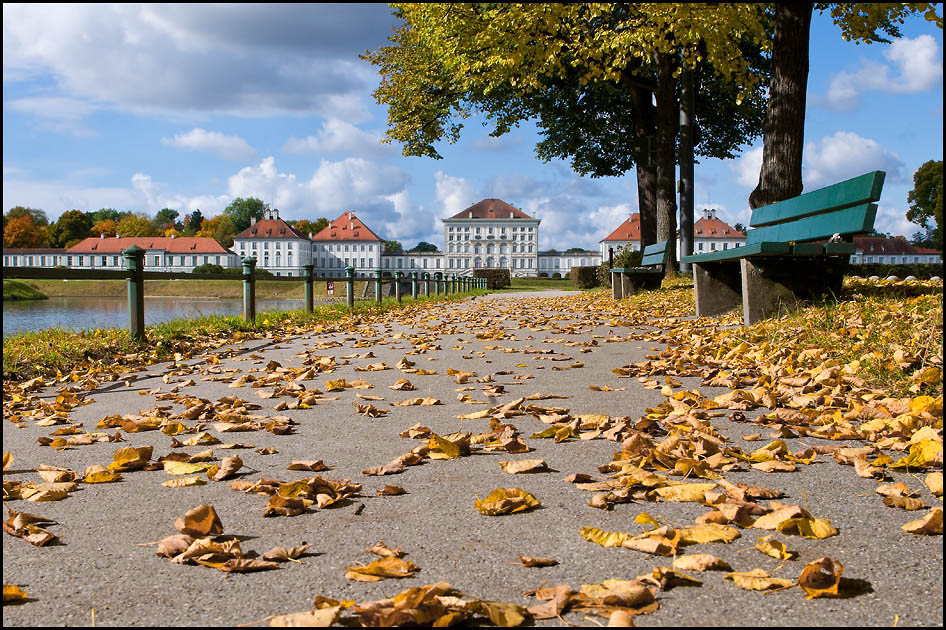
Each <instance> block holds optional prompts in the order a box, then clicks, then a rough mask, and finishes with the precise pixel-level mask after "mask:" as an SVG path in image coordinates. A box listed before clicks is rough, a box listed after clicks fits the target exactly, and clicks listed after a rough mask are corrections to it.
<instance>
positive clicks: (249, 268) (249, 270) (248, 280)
mask: <svg viewBox="0 0 946 630" xmlns="http://www.w3.org/2000/svg"><path fill="white" fill-rule="evenodd" d="M243 319H244V320H245V321H248V322H255V321H256V256H249V257H247V258H244V259H243Z"/></svg>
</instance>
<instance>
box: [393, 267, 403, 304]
mask: <svg viewBox="0 0 946 630" xmlns="http://www.w3.org/2000/svg"><path fill="white" fill-rule="evenodd" d="M401 275H402V274H401V272H400V271H395V272H394V297H395V298H397V303H398V304H400V303H401Z"/></svg>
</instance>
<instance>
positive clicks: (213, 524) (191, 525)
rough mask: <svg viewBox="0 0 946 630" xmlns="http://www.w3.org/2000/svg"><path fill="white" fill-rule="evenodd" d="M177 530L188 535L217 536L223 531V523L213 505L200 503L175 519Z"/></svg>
mask: <svg viewBox="0 0 946 630" xmlns="http://www.w3.org/2000/svg"><path fill="white" fill-rule="evenodd" d="M174 527H175V528H176V529H177V531H179V532H181V533H182V534H187V535H188V536H193V537H195V538H200V537H203V536H217V535H219V534H222V533H223V523H222V522H220V517H219V516H217V512H216V511H215V510H214V509H213V506H211V505H198V506H197V507H195V508H191V509H190V510H188V511H187V512H185V513H184V516H183V517H181V518H178V519H177V520H176V521H174Z"/></svg>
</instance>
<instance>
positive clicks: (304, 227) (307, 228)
mask: <svg viewBox="0 0 946 630" xmlns="http://www.w3.org/2000/svg"><path fill="white" fill-rule="evenodd" d="M286 223H288V224H289V225H291V226H292V227H294V228H295V229H297V230H299V231H300V232H302V233H303V234H312V235H315V234H318V233H319V232H321V231H322V230H324V229H325V228H326V227H328V224H329V220H328V219H326V218H325V217H319V218H318V219H316V220H315V221H309V220H308V219H297V220H296V221H286Z"/></svg>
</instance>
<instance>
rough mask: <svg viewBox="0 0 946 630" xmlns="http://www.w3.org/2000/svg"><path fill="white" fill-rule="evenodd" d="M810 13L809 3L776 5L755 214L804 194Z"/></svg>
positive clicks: (753, 203)
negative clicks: (772, 204) (802, 176)
mask: <svg viewBox="0 0 946 630" xmlns="http://www.w3.org/2000/svg"><path fill="white" fill-rule="evenodd" d="M811 9H812V5H811V4H810V3H807V2H778V3H776V4H775V40H774V42H773V48H772V79H771V81H770V82H769V102H768V105H767V107H766V111H765V121H764V122H763V125H762V142H763V145H762V170H761V171H760V173H759V185H758V186H756V189H755V190H753V191H752V194H750V195H749V207H751V208H753V209H755V208H758V207H760V206H766V205H768V204H771V203H775V202H777V201H782V200H783V199H789V198H791V197H795V196H797V195H800V194H801V191H802V180H801V161H802V150H803V149H804V144H805V99H806V92H807V89H808V45H809V44H808V43H809V36H810V30H811Z"/></svg>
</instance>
